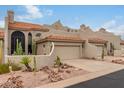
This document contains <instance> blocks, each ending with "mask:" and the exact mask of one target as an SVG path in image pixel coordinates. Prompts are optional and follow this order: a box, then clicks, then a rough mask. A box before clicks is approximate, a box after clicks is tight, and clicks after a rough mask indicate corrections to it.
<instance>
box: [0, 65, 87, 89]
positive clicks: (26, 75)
mask: <svg viewBox="0 0 124 93" xmlns="http://www.w3.org/2000/svg"><path fill="white" fill-rule="evenodd" d="M87 73H89V72H88V71H85V70H83V69H79V68H76V67H73V66H69V65H67V64H63V65H62V66H60V67H48V66H45V67H43V68H41V69H40V70H38V71H37V72H27V71H15V72H13V73H8V74H2V75H0V87H4V88H5V87H9V88H16V87H18V88H22V87H24V88H32V87H38V86H42V85H45V84H48V83H53V82H59V81H61V80H65V79H69V78H73V77H76V76H79V75H84V74H87Z"/></svg>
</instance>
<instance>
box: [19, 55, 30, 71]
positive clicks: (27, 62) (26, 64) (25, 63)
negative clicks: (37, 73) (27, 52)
mask: <svg viewBox="0 0 124 93" xmlns="http://www.w3.org/2000/svg"><path fill="white" fill-rule="evenodd" d="M20 63H21V64H24V65H25V66H26V68H27V71H32V68H31V67H30V66H29V63H31V59H30V58H29V57H23V58H22V60H21V62H20Z"/></svg>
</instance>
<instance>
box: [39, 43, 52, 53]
mask: <svg viewBox="0 0 124 93" xmlns="http://www.w3.org/2000/svg"><path fill="white" fill-rule="evenodd" d="M51 46H52V45H51V42H44V43H39V44H37V55H48V54H49V53H50V51H51Z"/></svg>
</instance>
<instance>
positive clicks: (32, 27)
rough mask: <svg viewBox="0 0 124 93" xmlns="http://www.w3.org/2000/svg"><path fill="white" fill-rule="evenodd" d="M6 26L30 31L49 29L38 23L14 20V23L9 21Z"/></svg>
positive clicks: (11, 28)
mask: <svg viewBox="0 0 124 93" xmlns="http://www.w3.org/2000/svg"><path fill="white" fill-rule="evenodd" d="M8 28H9V29H10V30H24V31H31V30H32V31H43V32H47V31H49V29H47V28H45V27H44V26H42V25H39V24H32V23H25V22H16V21H15V22H14V23H9V24H8Z"/></svg>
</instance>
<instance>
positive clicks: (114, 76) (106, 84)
mask: <svg viewBox="0 0 124 93" xmlns="http://www.w3.org/2000/svg"><path fill="white" fill-rule="evenodd" d="M67 88H124V70H120V71H117V72H113V73H110V74H107V75H105V76H102V77H98V78H95V79H91V80H88V81H85V82H81V83H79V84H75V85H72V86H69V87H67Z"/></svg>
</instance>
